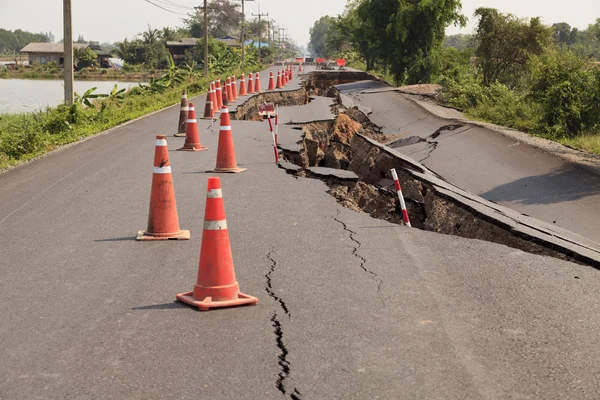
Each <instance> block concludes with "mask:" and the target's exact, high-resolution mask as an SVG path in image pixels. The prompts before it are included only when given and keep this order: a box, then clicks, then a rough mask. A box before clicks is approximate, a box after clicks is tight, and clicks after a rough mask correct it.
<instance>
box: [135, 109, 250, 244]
mask: <svg viewBox="0 0 600 400" xmlns="http://www.w3.org/2000/svg"><path fill="white" fill-rule="evenodd" d="M220 122H221V123H220V128H219V145H218V149H217V162H216V166H215V168H214V169H213V170H212V171H209V172H230V173H237V172H243V171H246V168H239V167H238V166H237V161H236V157H235V148H234V145H233V135H232V132H231V120H230V118H229V110H228V109H227V108H225V107H224V108H223V109H221V121H220ZM177 150H180V151H204V150H208V148H206V147H204V146H203V145H202V144H201V143H200V136H199V134H198V124H197V121H196V111H195V109H194V104H192V103H189V114H188V121H187V136H186V138H185V143H184V145H183V147H181V148H179V149H177ZM182 232H186V231H181V230H180V229H179V223H178V219H177V206H176V203H175V193H174V191H173V182H172V177H171V162H170V159H169V151H168V148H167V139H166V137H165V136H164V135H158V136H156V142H155V150H154V174H153V175H152V190H151V193H150V211H149V213H148V228H147V229H146V231H140V232H138V236H137V238H136V239H137V240H173V239H189V232H188V233H187V235H183V236H182Z"/></svg>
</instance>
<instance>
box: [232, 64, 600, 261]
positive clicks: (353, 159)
mask: <svg viewBox="0 0 600 400" xmlns="http://www.w3.org/2000/svg"><path fill="white" fill-rule="evenodd" d="M365 79H373V77H372V76H370V75H368V74H365V73H353V74H351V75H346V74H344V75H341V74H338V73H331V72H329V73H328V72H321V73H314V72H313V73H311V74H309V75H308V77H307V78H306V80H305V82H304V85H303V87H302V88H300V89H298V90H295V91H290V92H269V93H265V94H260V95H258V96H255V97H254V98H253V99H251V101H249V102H248V103H247V104H245V105H243V106H241V107H239V108H238V110H237V112H236V113H235V114H234V117H235V118H238V119H244V120H247V119H250V120H259V117H258V115H257V114H255V111H254V110H255V109H256V108H257V107H256V106H257V105H258V104H259V103H262V102H263V101H273V102H275V103H278V104H280V105H281V106H284V105H286V106H292V105H302V104H307V103H308V101H309V95H314V94H321V95H325V96H327V97H331V98H334V99H337V104H336V105H335V106H334V107H333V111H334V113H335V114H336V118H335V119H334V120H333V121H317V122H310V123H306V124H297V125H296V127H297V128H298V129H301V130H302V132H303V138H302V141H301V144H302V146H301V147H302V150H300V151H291V150H289V149H285V148H283V149H282V153H283V158H284V159H285V160H287V161H289V162H290V163H292V164H294V165H296V166H298V167H300V168H295V169H290V170H288V173H290V174H291V175H292V176H295V177H296V178H299V177H309V178H314V179H320V180H322V181H324V182H325V183H326V184H327V185H328V186H329V188H330V190H329V193H330V194H331V195H332V196H333V197H335V198H336V200H337V201H338V202H339V203H340V204H341V205H343V206H344V207H347V208H349V209H352V210H355V211H359V212H366V213H368V214H370V215H371V216H373V217H375V218H379V219H384V220H387V221H389V222H392V223H395V224H399V225H403V221H402V216H401V213H400V208H399V202H398V199H397V196H396V192H395V190H394V184H393V181H392V180H391V175H390V170H391V169H392V168H395V169H396V171H397V172H398V175H399V178H400V181H401V182H402V187H403V193H404V197H405V200H406V204H407V208H408V212H409V215H410V218H411V223H412V226H413V227H414V228H417V229H423V230H428V231H433V232H437V233H442V234H449V235H455V236H460V237H464V238H469V239H479V240H485V241H489V242H494V243H499V244H503V245H506V246H509V247H513V248H516V249H520V250H523V251H526V252H529V253H533V254H541V255H546V256H551V257H556V258H559V259H563V260H569V261H576V262H583V263H586V264H589V265H592V266H596V267H597V265H596V264H594V262H593V261H591V260H590V259H589V258H586V257H584V256H581V255H580V254H577V253H574V252H572V251H570V250H568V249H564V248H562V247H560V246H555V245H553V243H551V242H549V241H542V240H539V239H537V238H535V237H531V236H528V235H526V234H520V233H518V232H517V233H515V232H512V231H511V230H510V229H507V227H506V226H503V225H502V223H500V222H499V221H498V220H495V219H494V218H491V217H488V216H486V215H484V214H481V213H479V212H477V211H476V210H474V209H473V208H471V207H469V206H467V205H466V204H462V203H461V202H459V201H457V200H456V199H455V198H453V197H451V196H448V195H445V194H444V193H442V192H440V191H439V190H436V188H435V187H434V186H433V185H431V184H430V183H429V182H427V181H425V180H422V179H418V178H416V177H415V175H414V174H412V173H411V171H415V166H414V165H412V164H407V163H406V162H405V161H403V160H402V159H400V158H398V157H395V156H394V155H391V154H389V152H386V151H383V150H382V149H381V146H376V145H374V143H379V144H384V145H389V144H394V143H395V145H396V146H397V145H398V144H402V143H406V145H408V144H410V143H411V141H426V142H428V143H429V144H430V153H429V154H431V152H433V151H435V148H436V147H437V143H438V142H437V141H436V140H435V139H437V138H438V137H439V136H440V135H443V134H448V133H449V132H452V131H454V130H456V129H459V128H461V127H462V125H461V124H457V123H450V124H448V125H446V126H443V127H441V128H439V129H438V130H436V131H435V132H432V134H431V135H430V136H429V137H428V138H427V139H421V138H417V139H415V138H410V137H409V138H403V137H402V135H396V136H390V135H385V134H384V133H383V132H382V131H381V129H380V127H378V126H377V125H376V124H373V123H372V122H371V121H370V120H369V118H368V116H367V115H366V114H364V113H363V112H362V111H360V110H359V109H357V108H351V109H346V108H344V107H343V105H342V102H341V99H340V94H339V92H338V91H337V89H335V87H333V85H336V84H340V83H350V82H355V81H356V80H365ZM313 167H325V168H330V169H333V170H340V171H351V172H353V173H354V174H356V176H355V178H354V179H348V178H347V177H341V176H339V175H337V174H335V173H327V174H322V173H320V172H316V171H315V169H314V168H313Z"/></svg>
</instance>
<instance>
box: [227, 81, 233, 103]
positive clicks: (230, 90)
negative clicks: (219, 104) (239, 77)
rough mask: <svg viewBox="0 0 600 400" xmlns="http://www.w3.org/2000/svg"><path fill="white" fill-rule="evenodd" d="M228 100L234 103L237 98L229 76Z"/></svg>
mask: <svg viewBox="0 0 600 400" xmlns="http://www.w3.org/2000/svg"><path fill="white" fill-rule="evenodd" d="M227 100H229V102H230V103H233V102H234V101H235V100H234V98H233V90H232V89H231V78H230V77H227Z"/></svg>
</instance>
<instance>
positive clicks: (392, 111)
mask: <svg viewBox="0 0 600 400" xmlns="http://www.w3.org/2000/svg"><path fill="white" fill-rule="evenodd" d="M336 87H337V88H338V90H340V92H341V93H343V94H344V95H345V96H348V97H350V98H351V99H352V100H353V102H354V104H355V105H361V106H364V107H369V108H372V110H373V112H372V114H370V115H369V119H370V120H371V121H372V122H373V123H375V124H377V125H378V126H380V127H381V128H382V131H383V132H384V133H387V134H397V133H404V136H403V138H405V139H406V138H410V137H414V138H413V140H411V141H410V142H409V143H412V144H410V145H406V146H402V145H401V144H400V143H396V144H391V146H392V147H394V148H396V150H398V151H399V152H401V153H403V154H406V155H408V156H410V157H412V158H413V159H415V160H417V161H419V162H421V163H422V164H423V165H425V166H426V167H428V168H429V169H431V170H432V171H435V172H436V173H437V174H439V175H440V176H442V177H443V178H444V179H446V180H448V181H449V182H451V183H453V184H454V185H456V186H458V187H460V188H463V189H465V190H467V191H469V192H471V193H474V194H476V195H479V196H481V197H483V198H485V199H487V200H491V201H494V202H496V203H498V204H502V205H504V206H507V207H509V208H512V209H514V210H516V211H519V212H522V213H524V214H528V215H531V216H532V217H535V218H538V219H540V220H543V221H546V222H549V223H551V224H556V225H558V226H560V227H563V228H566V229H569V230H571V231H573V232H575V233H578V234H580V235H582V236H585V237H587V238H589V239H591V240H593V241H595V242H597V243H600V218H598V212H597V209H598V205H599V204H600V178H599V177H598V176H596V175H593V174H591V173H590V172H588V171H586V170H585V169H583V168H581V167H579V166H576V165H573V164H570V163H568V162H565V161H564V160H563V159H561V158H558V157H555V156H554V155H552V154H549V153H545V152H543V151H541V150H538V149H536V148H533V147H529V146H526V145H523V144H521V143H519V142H518V141H516V140H515V139H512V138H509V137H506V136H503V135H501V134H499V133H497V132H493V131H491V130H489V129H485V128H481V127H477V126H474V125H469V124H462V123H461V125H464V126H461V127H459V128H457V129H454V130H442V131H441V133H440V134H439V136H437V137H432V134H434V133H435V132H436V131H438V130H439V129H440V128H442V127H444V126H447V125H449V124H456V122H454V121H452V120H446V119H442V118H438V117H435V116H433V115H431V114H430V113H428V112H427V111H425V110H423V109H422V108H421V107H419V106H418V105H416V104H414V103H413V102H412V101H411V100H409V99H408V97H407V95H404V94H401V93H397V92H395V91H393V90H392V89H390V87H389V86H385V85H382V84H380V83H377V82H374V81H362V82H355V83H351V84H346V85H338V86H336ZM434 136H435V135H434ZM419 138H421V139H419ZM420 140H421V141H420ZM425 140H426V141H425ZM401 146H402V147H401Z"/></svg>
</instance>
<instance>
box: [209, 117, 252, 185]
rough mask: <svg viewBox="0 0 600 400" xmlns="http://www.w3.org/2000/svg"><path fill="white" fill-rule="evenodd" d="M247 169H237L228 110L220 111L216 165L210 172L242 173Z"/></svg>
mask: <svg viewBox="0 0 600 400" xmlns="http://www.w3.org/2000/svg"><path fill="white" fill-rule="evenodd" d="M246 170H247V168H238V166H237V163H236V161H235V149H234V148H233V134H232V132H231V121H230V119H229V110H228V109H227V108H226V107H223V108H222V109H221V126H220V128H219V147H218V148H217V165H216V166H215V169H213V170H212V171H210V172H233V173H238V172H244V171H246Z"/></svg>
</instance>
